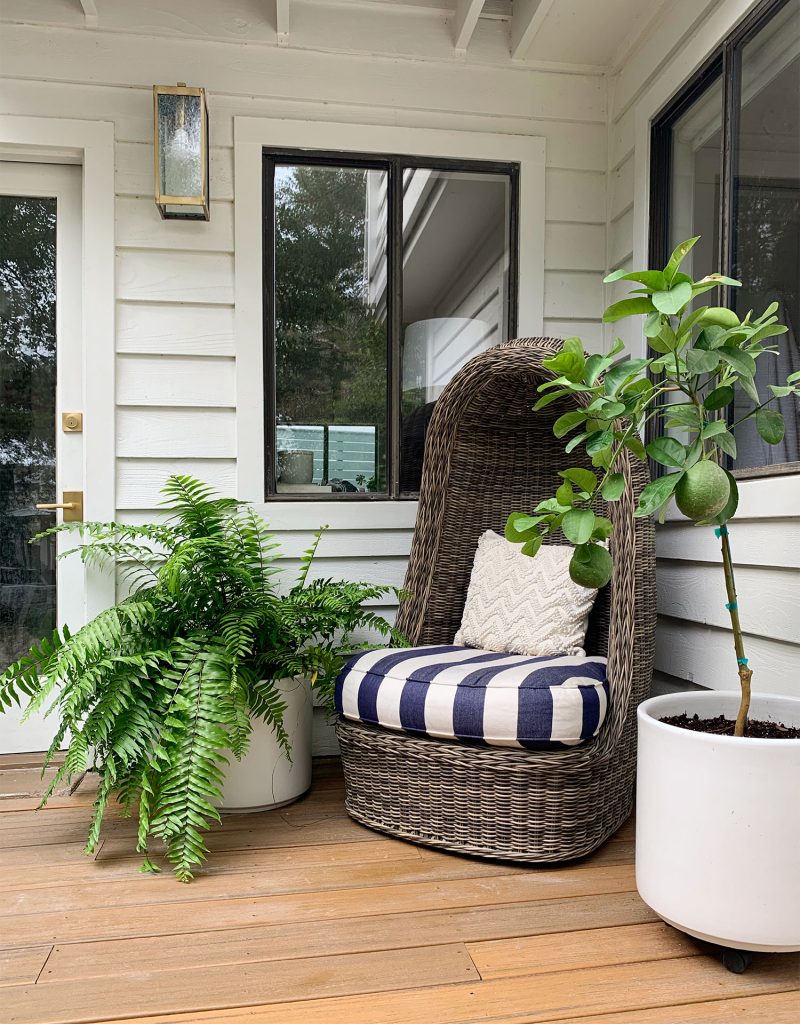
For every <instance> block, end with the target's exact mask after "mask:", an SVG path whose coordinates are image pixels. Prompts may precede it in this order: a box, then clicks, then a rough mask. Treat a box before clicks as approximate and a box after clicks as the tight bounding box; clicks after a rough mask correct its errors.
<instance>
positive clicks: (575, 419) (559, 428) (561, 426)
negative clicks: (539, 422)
mask: <svg viewBox="0 0 800 1024" xmlns="http://www.w3.org/2000/svg"><path fill="white" fill-rule="evenodd" d="M586 418H587V417H586V413H585V412H584V410H583V409H572V410H570V412H565V413H564V414H563V416H559V417H558V419H557V420H556V421H555V423H554V424H553V433H554V434H555V436H556V437H564V436H565V435H566V434H568V433H569V432H570V431H571V430H574V429H575V427H577V426H579V425H580V424H581V423H585V422H586Z"/></svg>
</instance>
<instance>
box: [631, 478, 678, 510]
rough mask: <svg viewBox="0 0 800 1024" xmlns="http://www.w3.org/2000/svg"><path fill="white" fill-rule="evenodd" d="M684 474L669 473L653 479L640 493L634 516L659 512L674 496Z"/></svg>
mask: <svg viewBox="0 0 800 1024" xmlns="http://www.w3.org/2000/svg"><path fill="white" fill-rule="evenodd" d="M682 476H683V473H682V472H681V473H668V474H667V475H666V476H659V477H657V478H656V479H655V480H652V481H651V482H650V483H649V484H648V485H647V486H646V487H645V488H644V490H643V491H642V493H641V494H640V495H639V502H638V504H637V506H636V510H635V511H634V513H633V514H634V516H635V517H636V518H637V519H642V518H644V517H645V516H650V515H652V514H653V513H654V512H657V511H658V510H659V509H660V508H661V506H662V505H665V504H666V503H667V502H668V501H669V499H670V498H671V497H672V493H673V491H674V490H675V488H676V487H677V485H678V481H679V480H680V479H681V477H682Z"/></svg>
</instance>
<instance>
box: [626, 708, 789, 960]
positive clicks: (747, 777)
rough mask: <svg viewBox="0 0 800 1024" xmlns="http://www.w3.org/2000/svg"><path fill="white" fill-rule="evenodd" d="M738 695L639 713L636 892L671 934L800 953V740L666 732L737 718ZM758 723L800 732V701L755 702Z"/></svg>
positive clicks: (646, 709)
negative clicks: (688, 721) (692, 720)
mask: <svg viewBox="0 0 800 1024" xmlns="http://www.w3.org/2000/svg"><path fill="white" fill-rule="evenodd" d="M738 703H739V698H738V694H736V693H723V692H719V691H705V692H697V693H679V694H667V695H665V696H662V697H653V698H651V699H650V700H647V701H645V702H644V703H643V704H641V705H640V707H639V712H638V717H639V761H638V779H637V792H636V883H637V885H638V888H639V893H640V894H641V897H642V899H643V900H644V901H645V903H647V904H648V905H649V906H650V907H652V909H653V910H654V911H655V912H656V913H657V914H658V915H659V916H660V917H662V918H663V919H664V920H665V921H666V922H667V923H668V924H671V925H674V926H675V927H676V928H679V929H681V931H684V932H687V933H688V934H689V935H693V936H695V937H696V938H699V939H705V940H707V941H709V942H714V943H717V944H718V945H721V946H729V947H731V948H734V949H746V950H769V951H773V952H788V951H791V950H798V949H800V740H761V739H744V738H737V737H734V736H711V735H709V734H707V733H697V732H690V731H689V730H686V729H678V728H676V727H675V726H671V725H665V724H664V723H663V722H661V721H659V719H661V718H664V717H666V716H669V715H675V714H680V713H681V712H686V713H687V714H688V715H694V714H697V715H699V717H700V718H712V717H714V716H716V715H719V714H725V715H726V716H727V717H728V718H735V717H736V710H737V708H738ZM750 715H751V717H752V718H760V719H766V720H770V719H771V720H773V721H781V722H783V723H784V724H786V725H792V726H798V725H800V700H797V699H794V698H791V697H779V696H770V695H765V694H759V695H755V696H754V697H753V700H752V704H751V709H750Z"/></svg>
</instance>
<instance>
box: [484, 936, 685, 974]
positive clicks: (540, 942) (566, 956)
mask: <svg viewBox="0 0 800 1024" xmlns="http://www.w3.org/2000/svg"><path fill="white" fill-rule="evenodd" d="M467 949H468V950H469V955H470V956H471V957H472V960H473V963H474V964H475V966H476V967H477V968H478V970H479V971H480V975H481V977H482V978H483V979H484V981H486V980H488V979H490V978H513V977H515V976H518V975H520V974H547V973H549V972H550V971H574V970H583V969H584V968H588V967H603V966H606V965H611V964H633V963H639V962H642V961H646V960H669V959H670V958H671V957H680V956H697V955H698V954H699V953H700V948H699V946H698V945H697V943H695V942H693V941H692V940H691V939H690V938H689V937H688V936H687V935H683V934H682V933H681V932H678V931H676V930H675V929H674V928H670V927H669V925H666V924H664V923H663V922H662V921H658V922H657V923H654V924H637V925H629V926H625V927H611V928H593V929H589V930H586V931H571V932H563V933H559V934H555V935H527V936H521V937H520V938H514V939H495V940H493V941H490V942H472V943H469V944H468V945H467Z"/></svg>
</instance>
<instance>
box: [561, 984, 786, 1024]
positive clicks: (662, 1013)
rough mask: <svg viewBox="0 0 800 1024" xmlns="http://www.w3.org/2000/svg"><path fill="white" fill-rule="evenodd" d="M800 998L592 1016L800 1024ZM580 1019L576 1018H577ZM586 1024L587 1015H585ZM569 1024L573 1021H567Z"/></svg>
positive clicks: (679, 1023)
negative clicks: (799, 1022)
mask: <svg viewBox="0 0 800 1024" xmlns="http://www.w3.org/2000/svg"><path fill="white" fill-rule="evenodd" d="M798 1007H800V997H798V995H797V993H796V992H782V993H777V994H776V995H761V996H747V997H745V998H741V999H714V1000H710V1001H708V1002H706V1001H703V1002H701V1003H688V1004H685V1005H683V1006H662V1007H659V1008H657V1009H653V1010H632V1011H629V1012H627V1013H610V1014H606V1015H604V1016H602V1017H597V1018H592V1019H593V1020H596V1022H597V1024H714V1022H717V1024H733V1022H734V1021H744V1022H746V1024H797V1016H798ZM579 1019H580V1018H578V1017H573V1018H572V1020H573V1021H577V1020H579ZM583 1021H584V1024H585V1021H586V1018H583ZM567 1024H569V1022H567Z"/></svg>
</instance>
